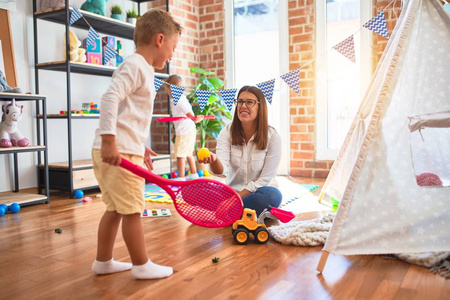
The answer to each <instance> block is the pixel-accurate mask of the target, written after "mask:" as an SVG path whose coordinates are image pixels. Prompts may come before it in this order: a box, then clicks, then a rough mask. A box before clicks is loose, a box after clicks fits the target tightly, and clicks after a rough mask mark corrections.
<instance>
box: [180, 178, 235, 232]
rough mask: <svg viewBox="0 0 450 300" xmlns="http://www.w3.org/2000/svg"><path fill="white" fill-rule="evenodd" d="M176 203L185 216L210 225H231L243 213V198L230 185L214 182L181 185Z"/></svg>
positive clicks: (204, 224)
mask: <svg viewBox="0 0 450 300" xmlns="http://www.w3.org/2000/svg"><path fill="white" fill-rule="evenodd" d="M176 203H177V206H178V209H179V211H180V214H183V215H184V217H185V218H187V219H188V220H190V221H195V222H193V223H197V224H200V225H203V226H209V227H216V226H226V225H231V224H232V223H233V222H234V221H236V220H237V219H238V218H239V217H240V216H241V213H242V202H241V199H240V198H239V197H238V196H237V195H236V194H235V193H233V192H232V191H230V189H229V188H228V187H224V186H223V185H220V184H215V183H212V182H198V183H195V184H191V185H189V186H183V187H181V189H180V190H179V192H178V193H177V195H176Z"/></svg>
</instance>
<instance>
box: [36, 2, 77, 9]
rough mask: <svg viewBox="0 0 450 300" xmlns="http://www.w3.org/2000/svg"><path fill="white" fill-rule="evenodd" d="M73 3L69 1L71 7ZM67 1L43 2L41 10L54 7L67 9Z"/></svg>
mask: <svg viewBox="0 0 450 300" xmlns="http://www.w3.org/2000/svg"><path fill="white" fill-rule="evenodd" d="M71 2H72V1H69V5H72V3H71ZM65 6H66V1H65V0H41V8H40V10H46V9H49V8H54V7H65Z"/></svg>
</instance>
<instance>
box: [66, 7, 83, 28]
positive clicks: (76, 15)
mask: <svg viewBox="0 0 450 300" xmlns="http://www.w3.org/2000/svg"><path fill="white" fill-rule="evenodd" d="M82 16H83V15H82V14H81V13H80V11H79V10H78V8H77V7H76V6H75V5H73V6H72V13H71V14H70V20H69V25H72V24H73V23H75V22H76V21H77V20H78V19H79V18H81V17H82Z"/></svg>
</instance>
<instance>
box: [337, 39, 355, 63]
mask: <svg viewBox="0 0 450 300" xmlns="http://www.w3.org/2000/svg"><path fill="white" fill-rule="evenodd" d="M333 49H335V50H336V51H337V52H339V53H341V54H342V55H344V56H345V57H347V58H348V59H350V60H351V61H352V62H356V61H355V42H354V40H353V35H351V36H349V37H348V38H346V39H345V40H343V41H342V42H340V43H339V44H337V45H336V46H334V47H333Z"/></svg>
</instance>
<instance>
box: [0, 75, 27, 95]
mask: <svg viewBox="0 0 450 300" xmlns="http://www.w3.org/2000/svg"><path fill="white" fill-rule="evenodd" d="M0 92H4V93H22V90H21V89H20V88H18V87H15V88H13V87H10V86H9V85H8V84H7V83H6V78H5V75H3V72H2V70H0Z"/></svg>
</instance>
